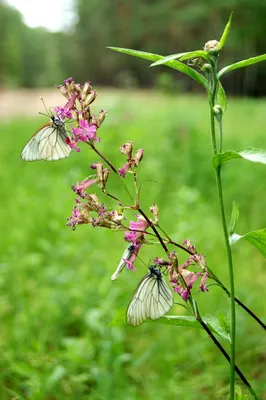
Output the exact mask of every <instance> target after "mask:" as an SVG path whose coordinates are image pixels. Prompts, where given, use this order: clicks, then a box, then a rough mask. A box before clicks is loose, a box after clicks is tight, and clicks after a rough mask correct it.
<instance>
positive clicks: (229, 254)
mask: <svg viewBox="0 0 266 400" xmlns="http://www.w3.org/2000/svg"><path fill="white" fill-rule="evenodd" d="M216 178H217V188H218V197H219V204H220V210H221V217H222V226H223V232H224V240H225V245H226V251H227V260H228V268H229V281H230V303H231V364H230V365H231V375H230V398H231V400H234V398H235V345H236V308H235V284H234V269H233V259H232V252H231V246H230V242H229V236H228V230H227V225H226V217H225V210H224V201H223V190H222V181H221V169H220V167H218V169H217V171H216Z"/></svg>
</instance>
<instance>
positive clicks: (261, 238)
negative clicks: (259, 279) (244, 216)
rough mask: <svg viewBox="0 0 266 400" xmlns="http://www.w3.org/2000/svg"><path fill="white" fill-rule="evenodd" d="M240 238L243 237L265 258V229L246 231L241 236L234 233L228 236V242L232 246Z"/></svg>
mask: <svg viewBox="0 0 266 400" xmlns="http://www.w3.org/2000/svg"><path fill="white" fill-rule="evenodd" d="M240 239H245V240H247V241H248V242H249V243H251V244H253V246H255V247H257V249H258V250H259V251H260V252H261V254H262V255H263V256H264V257H265V258H266V229H259V230H257V231H252V232H248V233H246V234H245V235H243V236H240V235H238V234H237V233H234V234H233V235H232V236H230V244H231V246H233V244H235V243H236V242H238V241H239V240H240Z"/></svg>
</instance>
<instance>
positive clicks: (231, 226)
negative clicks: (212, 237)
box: [228, 201, 239, 236]
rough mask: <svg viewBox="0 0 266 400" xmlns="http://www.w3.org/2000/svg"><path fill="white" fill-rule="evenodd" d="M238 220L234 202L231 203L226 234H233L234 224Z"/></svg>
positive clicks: (237, 210)
mask: <svg viewBox="0 0 266 400" xmlns="http://www.w3.org/2000/svg"><path fill="white" fill-rule="evenodd" d="M238 218H239V208H238V204H237V202H236V201H233V207H232V214H231V220H230V224H229V228H228V233H229V235H230V236H231V235H233V233H234V232H235V228H236V223H237V221H238Z"/></svg>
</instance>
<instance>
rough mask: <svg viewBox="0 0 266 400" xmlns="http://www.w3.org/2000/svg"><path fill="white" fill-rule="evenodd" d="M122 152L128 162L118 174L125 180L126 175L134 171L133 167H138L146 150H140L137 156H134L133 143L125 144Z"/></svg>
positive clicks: (121, 149)
mask: <svg viewBox="0 0 266 400" xmlns="http://www.w3.org/2000/svg"><path fill="white" fill-rule="evenodd" d="M120 151H121V153H122V154H124V155H125V156H126V157H127V162H126V163H125V165H124V166H123V167H122V168H119V169H118V172H119V174H120V176H122V178H125V176H126V173H127V172H128V171H130V170H131V169H132V167H134V168H136V167H138V165H139V163H140V161H141V160H142V158H143V154H144V150H143V149H139V150H137V152H136V154H135V156H134V157H133V156H132V151H133V142H128V143H125V144H124V145H123V146H122V147H121V148H120Z"/></svg>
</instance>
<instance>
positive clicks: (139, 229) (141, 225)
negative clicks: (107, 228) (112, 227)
mask: <svg viewBox="0 0 266 400" xmlns="http://www.w3.org/2000/svg"><path fill="white" fill-rule="evenodd" d="M149 226H150V223H149V222H147V221H146V219H145V218H144V217H143V216H142V215H137V222H135V221H130V223H129V229H130V232H126V233H125V236H124V239H125V240H126V241H128V242H133V243H134V244H135V243H138V242H139V241H141V240H142V239H143V238H144V236H145V231H146V229H147V228H148V227H149ZM134 231H136V232H134Z"/></svg>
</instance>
